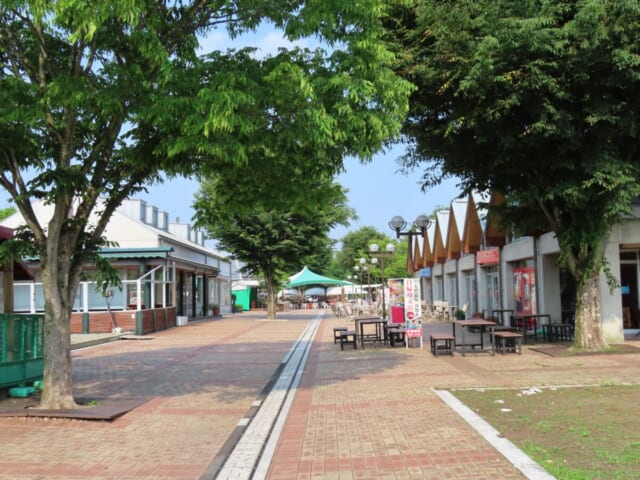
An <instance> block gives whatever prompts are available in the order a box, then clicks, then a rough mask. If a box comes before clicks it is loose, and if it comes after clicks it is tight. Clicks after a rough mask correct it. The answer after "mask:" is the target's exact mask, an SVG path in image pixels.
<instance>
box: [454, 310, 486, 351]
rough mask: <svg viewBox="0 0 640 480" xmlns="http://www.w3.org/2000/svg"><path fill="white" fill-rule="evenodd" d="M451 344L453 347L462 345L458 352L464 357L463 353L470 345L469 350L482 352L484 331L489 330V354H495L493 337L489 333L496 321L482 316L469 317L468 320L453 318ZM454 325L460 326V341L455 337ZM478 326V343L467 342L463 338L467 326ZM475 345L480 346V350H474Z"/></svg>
mask: <svg viewBox="0 0 640 480" xmlns="http://www.w3.org/2000/svg"><path fill="white" fill-rule="evenodd" d="M452 325H453V338H454V341H453V344H454V347H455V348H457V347H462V348H461V351H460V353H461V354H462V356H463V357H464V356H465V354H466V353H467V352H468V351H470V350H469V347H471V351H472V352H474V351H478V352H483V351H485V350H484V332H485V331H486V330H489V345H490V346H491V350H490V352H489V353H491V355H495V345H494V338H493V335H491V332H492V331H493V328H494V327H495V326H496V322H492V321H490V320H484V319H482V318H470V319H469V320H454V322H453V324H452ZM456 325H457V326H458V327H460V338H461V343H458V342H457V340H456V339H457V337H456ZM478 327H479V328H480V343H467V341H466V338H465V331H468V329H469V328H478ZM476 347H480V350H475V348H476Z"/></svg>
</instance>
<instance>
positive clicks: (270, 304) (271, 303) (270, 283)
mask: <svg viewBox="0 0 640 480" xmlns="http://www.w3.org/2000/svg"><path fill="white" fill-rule="evenodd" d="M263 274H264V283H265V287H266V289H267V319H269V320H275V319H276V306H277V303H278V292H277V291H276V287H275V280H274V276H273V275H270V274H268V273H267V272H263Z"/></svg>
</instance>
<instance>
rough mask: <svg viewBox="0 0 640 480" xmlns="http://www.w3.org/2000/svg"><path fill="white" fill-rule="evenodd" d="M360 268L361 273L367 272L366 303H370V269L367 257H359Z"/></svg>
mask: <svg viewBox="0 0 640 480" xmlns="http://www.w3.org/2000/svg"><path fill="white" fill-rule="evenodd" d="M359 262H360V268H361V269H362V273H363V274H364V272H367V303H368V304H369V305H371V270H369V267H368V266H367V259H366V258H364V257H361V258H360V260H359Z"/></svg>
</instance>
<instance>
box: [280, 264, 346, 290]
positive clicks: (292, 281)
mask: <svg viewBox="0 0 640 480" xmlns="http://www.w3.org/2000/svg"><path fill="white" fill-rule="evenodd" d="M305 285H322V286H325V287H327V286H329V285H353V284H352V283H351V282H347V281H346V280H337V279H335V278H329V277H325V276H323V275H320V274H318V273H315V272H312V271H311V270H309V269H308V268H307V266H306V265H305V267H304V268H303V269H302V270H300V271H299V272H298V273H296V274H295V275H291V276H290V277H289V283H287V284H286V285H285V287H286V288H299V287H304V286H305Z"/></svg>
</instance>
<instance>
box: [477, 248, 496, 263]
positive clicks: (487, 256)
mask: <svg viewBox="0 0 640 480" xmlns="http://www.w3.org/2000/svg"><path fill="white" fill-rule="evenodd" d="M476 262H478V265H494V264H496V263H499V262H500V250H498V249H497V248H492V249H490V250H478V251H477V252H476Z"/></svg>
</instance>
